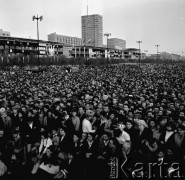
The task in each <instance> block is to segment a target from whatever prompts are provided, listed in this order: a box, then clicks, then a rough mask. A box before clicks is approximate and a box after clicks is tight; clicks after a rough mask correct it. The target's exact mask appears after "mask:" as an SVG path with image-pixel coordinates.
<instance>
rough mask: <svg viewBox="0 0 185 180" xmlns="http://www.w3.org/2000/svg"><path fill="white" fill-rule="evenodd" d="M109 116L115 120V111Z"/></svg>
mask: <svg viewBox="0 0 185 180" xmlns="http://www.w3.org/2000/svg"><path fill="white" fill-rule="evenodd" d="M109 117H110V120H113V119H115V117H116V115H115V113H113V112H112V113H110V116H109Z"/></svg>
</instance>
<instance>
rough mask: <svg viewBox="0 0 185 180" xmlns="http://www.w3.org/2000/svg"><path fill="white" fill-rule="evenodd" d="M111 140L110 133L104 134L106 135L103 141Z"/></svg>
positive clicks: (103, 136)
mask: <svg viewBox="0 0 185 180" xmlns="http://www.w3.org/2000/svg"><path fill="white" fill-rule="evenodd" d="M109 139H110V134H109V133H104V134H103V135H102V140H104V141H108V140H109Z"/></svg>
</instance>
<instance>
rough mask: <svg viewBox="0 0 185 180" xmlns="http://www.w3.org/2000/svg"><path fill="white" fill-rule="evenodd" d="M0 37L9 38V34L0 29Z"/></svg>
mask: <svg viewBox="0 0 185 180" xmlns="http://www.w3.org/2000/svg"><path fill="white" fill-rule="evenodd" d="M0 36H7V37H10V32H8V31H3V30H2V29H0Z"/></svg>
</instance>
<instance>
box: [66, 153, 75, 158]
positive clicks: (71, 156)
mask: <svg viewBox="0 0 185 180" xmlns="http://www.w3.org/2000/svg"><path fill="white" fill-rule="evenodd" d="M67 157H68V159H69V160H72V159H73V158H74V155H73V153H72V152H68V154H67Z"/></svg>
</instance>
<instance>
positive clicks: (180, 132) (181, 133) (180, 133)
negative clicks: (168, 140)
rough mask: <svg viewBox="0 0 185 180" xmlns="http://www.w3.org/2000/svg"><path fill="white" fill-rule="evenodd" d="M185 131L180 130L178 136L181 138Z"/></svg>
mask: <svg viewBox="0 0 185 180" xmlns="http://www.w3.org/2000/svg"><path fill="white" fill-rule="evenodd" d="M184 132H185V131H184V130H182V129H181V128H178V134H179V135H180V136H182V135H183V134H184Z"/></svg>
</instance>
